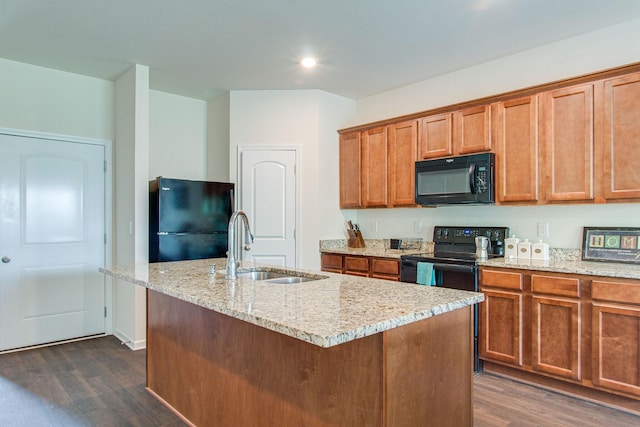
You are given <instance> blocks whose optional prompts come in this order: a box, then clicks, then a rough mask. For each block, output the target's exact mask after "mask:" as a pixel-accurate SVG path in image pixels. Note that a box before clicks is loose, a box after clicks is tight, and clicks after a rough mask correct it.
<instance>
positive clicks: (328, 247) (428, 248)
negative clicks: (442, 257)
mask: <svg viewBox="0 0 640 427" xmlns="http://www.w3.org/2000/svg"><path fill="white" fill-rule="evenodd" d="M364 242H365V247H364V248H350V247H348V246H347V244H346V243H347V241H346V240H344V239H335V240H321V241H320V252H321V253H334V254H342V255H359V256H369V257H378V258H398V259H399V258H400V257H401V256H402V255H409V254H420V253H431V252H433V242H420V244H419V245H418V246H417V247H412V248H410V249H388V248H387V247H386V246H385V243H386V242H388V239H367V240H365V241H364Z"/></svg>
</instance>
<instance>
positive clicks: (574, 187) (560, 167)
mask: <svg viewBox="0 0 640 427" xmlns="http://www.w3.org/2000/svg"><path fill="white" fill-rule="evenodd" d="M541 99H542V110H541V122H540V130H541V133H540V138H541V140H542V150H541V156H540V158H541V160H540V162H541V165H542V168H543V170H544V181H543V187H542V190H543V192H544V198H545V200H546V201H548V202H556V201H581V202H585V201H593V199H594V191H593V177H594V171H593V166H594V161H593V147H594V145H593V131H594V122H593V84H585V85H579V86H572V87H568V88H564V89H558V90H554V91H550V92H545V93H543V94H542V95H541Z"/></svg>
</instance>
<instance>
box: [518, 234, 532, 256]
mask: <svg viewBox="0 0 640 427" xmlns="http://www.w3.org/2000/svg"><path fill="white" fill-rule="evenodd" d="M520 258H522V259H531V242H530V241H529V239H524V241H523V242H519V243H518V259H520Z"/></svg>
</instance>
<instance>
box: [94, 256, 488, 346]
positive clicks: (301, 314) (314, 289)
mask: <svg viewBox="0 0 640 427" xmlns="http://www.w3.org/2000/svg"><path fill="white" fill-rule="evenodd" d="M225 263H226V259H225V258H219V259H207V260H196V261H177V262H162V263H153V264H143V265H137V266H135V267H113V268H102V269H100V271H101V272H103V273H106V274H108V275H110V276H113V277H115V278H118V279H121V280H125V281H127V282H130V283H134V284H136V285H140V286H144V287H146V288H148V289H152V290H154V291H157V292H160V293H163V294H166V295H170V296H173V297H175V298H178V299H181V300H183V301H187V302H190V303H193V304H196V305H198V306H201V307H205V308H208V309H210V310H214V311H216V312H219V313H223V314H226V315H229V316H231V317H235V318H237V319H241V320H244V321H247V322H249V323H252V324H255V325H258V326H261V327H264V328H267V329H270V330H273V331H276V332H280V333H282V334H285V335H288V336H291V337H294V338H298V339H300V340H303V341H306V342H309V343H311V344H315V345H317V346H320V347H331V346H335V345H338V344H342V343H344V342H348V341H352V340H355V339H358V338H362V337H365V336H369V335H374V334H377V333H379V332H382V331H385V330H389V329H392V328H395V327H398V326H402V325H405V324H409V323H412V322H416V321H418V320H422V319H426V318H428V317H432V316H435V315H438V314H441V313H445V312H448V311H453V310H456V309H459V308H462V307H465V306H468V305H473V304H476V303H479V302H481V301H483V300H484V296H483V294H480V293H475V292H468V291H461V290H455V289H445V288H436V287H431V286H422V285H415V284H409V283H399V282H392V281H388V280H379V279H372V278H363V277H356V276H349V275H342V274H334V273H328V272H322V273H319V272H316V271H309V270H301V269H295V272H296V273H297V274H298V275H301V276H323V277H324V278H323V279H321V280H314V281H308V282H303V283H297V284H276V283H269V282H264V281H255V280H249V279H237V280H234V281H231V280H227V279H225V278H224V275H223V274H221V273H216V274H211V273H210V267H211V266H212V265H215V267H216V269H217V270H218V271H220V270H224V268H225ZM249 268H260V269H262V270H272V271H278V270H281V269H282V268H281V267H275V266H265V265H260V264H254V263H248V262H243V263H242V264H241V266H240V269H239V271H242V270H246V269H249ZM287 270H294V269H289V268H287Z"/></svg>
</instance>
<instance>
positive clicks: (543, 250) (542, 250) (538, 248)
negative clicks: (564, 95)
mask: <svg viewBox="0 0 640 427" xmlns="http://www.w3.org/2000/svg"><path fill="white" fill-rule="evenodd" d="M531 259H540V260H548V259H549V244H548V243H544V242H543V241H542V240H540V241H538V242H536V243H532V244H531Z"/></svg>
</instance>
